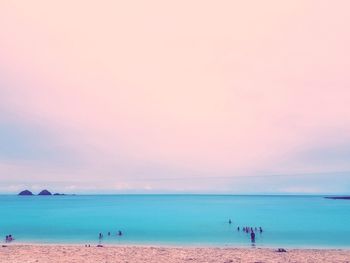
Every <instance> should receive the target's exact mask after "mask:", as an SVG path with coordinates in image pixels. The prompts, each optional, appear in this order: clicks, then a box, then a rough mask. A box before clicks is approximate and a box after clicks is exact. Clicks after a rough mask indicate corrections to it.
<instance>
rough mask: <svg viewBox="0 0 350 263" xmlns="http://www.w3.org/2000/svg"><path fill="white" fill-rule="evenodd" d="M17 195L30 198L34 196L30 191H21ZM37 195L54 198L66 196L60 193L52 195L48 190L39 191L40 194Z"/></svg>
mask: <svg viewBox="0 0 350 263" xmlns="http://www.w3.org/2000/svg"><path fill="white" fill-rule="evenodd" d="M18 195H21V196H32V195H34V194H33V193H32V192H31V191H29V190H23V191H21V192H19V193H18ZM38 195H43V196H50V195H55V196H57V195H66V194H61V193H54V194H52V193H51V192H50V191H49V190H46V189H44V190H42V191H40V193H39V194H38Z"/></svg>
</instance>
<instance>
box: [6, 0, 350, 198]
mask: <svg viewBox="0 0 350 263" xmlns="http://www.w3.org/2000/svg"><path fill="white" fill-rule="evenodd" d="M349 10H350V2H349V1H347V0H336V1H330V0H328V1H324V0H319V1H308V0H295V1H280V0H266V1H249V0H248V1H231V0H230V1H220V0H219V1H205V0H200V1H199V0H198V1H196V0H191V1H188V0H186V1H185V0H178V1H160V0H159V1H156V0H149V1H133V0H131V1H109V0H101V1H85V0H84V1H83V0H76V1H68V0H62V1H46V0H32V1H19V0H3V1H1V2H0V193H15V192H17V191H19V190H23V189H30V190H33V191H34V192H37V191H39V190H41V189H43V188H47V189H49V190H52V191H59V192H65V193H232V194H253V193H255V194H260V193H274V194H324V193H328V194H340V193H350V106H349V105H350V49H349V46H350V27H349V24H350V16H349V15H348V11H349Z"/></svg>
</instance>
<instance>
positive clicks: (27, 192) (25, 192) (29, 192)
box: [18, 190, 33, 195]
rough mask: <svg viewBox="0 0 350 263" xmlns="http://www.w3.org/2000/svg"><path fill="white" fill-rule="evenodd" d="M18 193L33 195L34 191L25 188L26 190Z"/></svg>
mask: <svg viewBox="0 0 350 263" xmlns="http://www.w3.org/2000/svg"><path fill="white" fill-rule="evenodd" d="M18 195H33V193H32V192H31V191H29V190H24V191H21V192H20V193H19V194H18Z"/></svg>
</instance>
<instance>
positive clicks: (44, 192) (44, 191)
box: [38, 189, 52, 195]
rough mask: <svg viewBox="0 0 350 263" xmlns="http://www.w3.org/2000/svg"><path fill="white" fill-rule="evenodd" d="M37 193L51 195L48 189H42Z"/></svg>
mask: <svg viewBox="0 0 350 263" xmlns="http://www.w3.org/2000/svg"><path fill="white" fill-rule="evenodd" d="M38 195H52V194H51V192H49V191H48V190H46V189H45V190H42V191H41V192H40V193H39V194H38Z"/></svg>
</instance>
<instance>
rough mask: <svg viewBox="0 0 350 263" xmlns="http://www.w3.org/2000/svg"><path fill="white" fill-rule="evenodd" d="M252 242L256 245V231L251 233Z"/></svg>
mask: <svg viewBox="0 0 350 263" xmlns="http://www.w3.org/2000/svg"><path fill="white" fill-rule="evenodd" d="M250 240H251V241H252V243H255V233H254V231H252V232H251V233H250Z"/></svg>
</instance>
